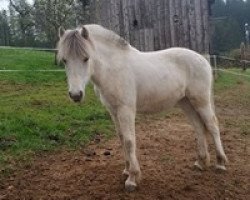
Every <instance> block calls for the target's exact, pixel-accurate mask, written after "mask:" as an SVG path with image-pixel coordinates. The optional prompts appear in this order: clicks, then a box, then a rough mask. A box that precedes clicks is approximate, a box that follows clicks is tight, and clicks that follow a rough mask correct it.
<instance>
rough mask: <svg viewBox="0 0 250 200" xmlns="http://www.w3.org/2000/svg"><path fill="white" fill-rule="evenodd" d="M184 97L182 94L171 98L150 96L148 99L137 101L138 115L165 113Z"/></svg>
mask: <svg viewBox="0 0 250 200" xmlns="http://www.w3.org/2000/svg"><path fill="white" fill-rule="evenodd" d="M183 97H184V94H178V95H171V96H165V97H164V98H163V96H157V95H155V96H151V97H148V98H143V99H138V100H139V101H137V112H138V113H156V112H162V111H167V110H169V109H171V108H172V107H174V106H175V105H176V103H177V102H178V101H179V100H180V99H182V98H183Z"/></svg>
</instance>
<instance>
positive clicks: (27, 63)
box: [0, 49, 250, 174]
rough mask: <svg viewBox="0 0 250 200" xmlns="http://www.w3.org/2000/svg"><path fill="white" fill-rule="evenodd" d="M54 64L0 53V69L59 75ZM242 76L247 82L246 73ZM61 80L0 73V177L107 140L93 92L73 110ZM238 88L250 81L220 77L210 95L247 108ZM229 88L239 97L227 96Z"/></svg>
mask: <svg viewBox="0 0 250 200" xmlns="http://www.w3.org/2000/svg"><path fill="white" fill-rule="evenodd" d="M53 62H54V54H53V53H49V52H40V51H39V52H38V51H30V50H6V49H0V69H18V70H35V69H58V67H57V66H55V65H53ZM233 72H234V73H241V72H240V70H233ZM245 74H247V75H249V76H250V71H249V70H248V71H247V72H245ZM65 80H66V77H65V74H64V72H32V71H24V72H0V174H1V171H2V172H3V173H6V172H8V170H9V169H11V168H12V167H14V166H15V165H16V162H17V161H20V160H27V159H29V158H31V157H32V156H31V155H33V154H34V153H37V152H40V151H52V150H55V149H58V148H62V147H63V148H73V149H75V148H78V147H81V146H84V145H85V144H86V142H87V141H88V140H89V139H90V138H91V137H92V136H93V135H95V134H97V133H98V134H103V135H105V136H110V135H111V134H112V133H113V132H114V127H113V125H112V123H111V120H110V117H109V114H108V113H107V111H106V110H105V108H104V107H103V106H102V105H101V104H100V102H99V101H98V100H97V99H96V98H95V95H94V92H93V89H92V87H91V86H89V87H88V88H87V91H86V92H87V95H86V99H85V102H84V105H79V104H74V103H72V102H70V100H69V98H68V95H67V85H66V81H65ZM239 86H244V87H245V89H244V91H249V90H248V89H250V78H248V77H240V76H235V75H232V74H227V73H220V77H219V78H218V79H217V80H216V82H215V93H216V95H218V94H219V95H220V96H223V95H224V94H225V96H226V97H228V100H227V102H229V103H232V104H234V103H236V104H237V103H238V104H239V105H243V106H245V107H246V108H247V107H248V106H249V99H250V93H249V92H248V93H247V92H241V91H238V90H237V88H238V87H239ZM244 87H243V88H244ZM232 88H234V89H236V90H237V91H238V93H237V92H236V93H234V92H232V94H230V93H228V92H229V91H231V90H232ZM241 88H242V87H241ZM236 90H233V91H236ZM230 95H232V96H233V95H234V96H235V95H240V96H241V98H240V100H238V102H235V99H236V101H237V99H239V98H238V96H235V98H233V99H234V100H232V98H231V97H230ZM223 100H225V98H224V99H223ZM230 100H232V101H233V102H231V101H230ZM238 104H237V105H238ZM240 123H242V130H243V132H244V133H247V130H248V129H249V125H247V123H246V121H244V120H243V121H240Z"/></svg>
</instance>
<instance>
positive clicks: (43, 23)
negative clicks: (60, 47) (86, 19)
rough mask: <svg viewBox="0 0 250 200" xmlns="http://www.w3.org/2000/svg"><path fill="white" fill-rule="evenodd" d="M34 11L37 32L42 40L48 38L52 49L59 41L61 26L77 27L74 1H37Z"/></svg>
mask: <svg viewBox="0 0 250 200" xmlns="http://www.w3.org/2000/svg"><path fill="white" fill-rule="evenodd" d="M34 9H35V12H34V18H35V27H36V30H38V33H39V35H40V38H41V36H44V35H45V36H46V38H47V40H48V42H49V44H50V45H49V46H50V47H55V45H56V43H57V41H58V29H59V27H60V26H64V27H71V26H75V25H76V21H75V19H76V16H75V12H74V0H35V2H34ZM42 38H43V37H42Z"/></svg>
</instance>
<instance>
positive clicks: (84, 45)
mask: <svg viewBox="0 0 250 200" xmlns="http://www.w3.org/2000/svg"><path fill="white" fill-rule="evenodd" d="M59 37H60V40H59V42H58V54H57V55H58V60H59V61H62V62H63V63H64V64H65V68H66V75H67V80H68V87H69V96H70V98H71V99H72V100H73V101H74V102H80V101H81V100H82V99H83V98H84V96H85V86H86V84H87V83H88V81H89V79H90V64H89V62H90V48H91V42H90V38H89V32H88V30H87V29H86V28H85V27H84V26H83V27H81V29H77V30H66V31H65V30H64V29H63V28H60V29H59Z"/></svg>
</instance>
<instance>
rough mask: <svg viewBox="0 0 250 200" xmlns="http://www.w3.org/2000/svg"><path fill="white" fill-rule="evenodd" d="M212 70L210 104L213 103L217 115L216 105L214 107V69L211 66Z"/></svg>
mask: <svg viewBox="0 0 250 200" xmlns="http://www.w3.org/2000/svg"><path fill="white" fill-rule="evenodd" d="M211 69H212V75H211V76H212V77H211V88H210V90H211V91H210V103H211V107H212V110H213V112H214V113H215V105H214V76H213V68H212V66H211Z"/></svg>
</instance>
